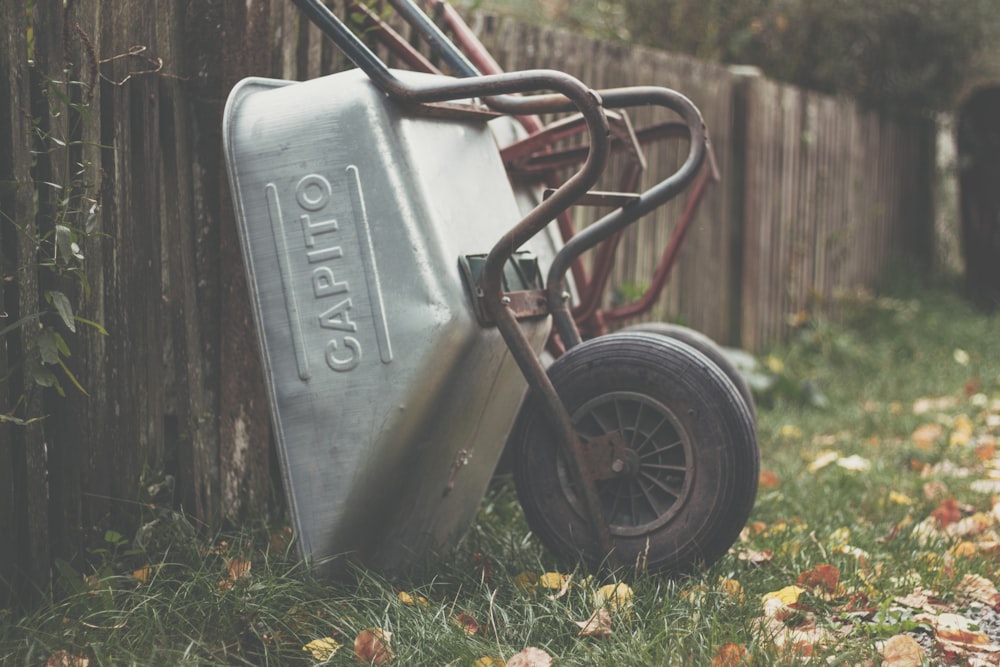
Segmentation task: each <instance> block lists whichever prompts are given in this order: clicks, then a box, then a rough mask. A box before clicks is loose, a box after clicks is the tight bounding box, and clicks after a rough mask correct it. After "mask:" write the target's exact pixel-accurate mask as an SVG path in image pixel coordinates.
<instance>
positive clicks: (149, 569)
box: [132, 565, 159, 584]
mask: <svg viewBox="0 0 1000 667" xmlns="http://www.w3.org/2000/svg"><path fill="white" fill-rule="evenodd" d="M158 569H159V568H154V567H153V566H152V565H143V566H142V567H140V568H139V569H138V570H135V571H134V572H133V573H132V578H133V579H135V580H136V581H138V582H140V583H143V584H145V583H146V582H148V581H149V580H150V579H152V578H153V574H155V573H156V570H158Z"/></svg>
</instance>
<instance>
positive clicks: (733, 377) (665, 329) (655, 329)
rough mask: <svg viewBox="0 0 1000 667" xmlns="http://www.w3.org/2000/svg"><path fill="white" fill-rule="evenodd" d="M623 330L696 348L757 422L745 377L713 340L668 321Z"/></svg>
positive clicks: (753, 402)
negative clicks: (712, 362)
mask: <svg viewBox="0 0 1000 667" xmlns="http://www.w3.org/2000/svg"><path fill="white" fill-rule="evenodd" d="M623 331H640V332H645V333H653V334H657V335H660V336H666V337H667V338H673V339H674V340H679V341H682V342H684V343H687V344H688V345H690V346H691V347H693V348H694V349H696V350H698V351H699V352H701V353H702V354H704V355H705V356H706V357H708V358H709V359H711V360H712V361H714V362H715V364H716V365H717V366H718V367H719V368H721V369H722V371H723V372H724V373H725V374H726V376H727V377H728V378H729V380H730V381H731V382H732V383H733V384H734V385H736V389H737V391H739V392H740V396H742V397H743V400H744V401H746V404H747V407H748V408H749V409H750V414H751V415H752V416H753V420H754V423H757V404H756V402H755V401H754V400H753V392H752V391H751V390H750V385H749V384H747V381H746V378H744V377H743V374H742V373H740V371H739V369H737V368H736V366H735V365H733V362H732V361H730V360H729V357H727V356H726V353H725V352H723V351H722V348H721V347H719V345H718V343H716V342H715V341H714V340H712V339H711V338H709V337H708V336H706V335H705V334H703V333H701V332H700V331H696V330H695V329H692V328H690V327H685V326H682V325H680V324H671V323H669V322H644V323H642V324H633V325H632V326H630V327H626V328H625V329H623Z"/></svg>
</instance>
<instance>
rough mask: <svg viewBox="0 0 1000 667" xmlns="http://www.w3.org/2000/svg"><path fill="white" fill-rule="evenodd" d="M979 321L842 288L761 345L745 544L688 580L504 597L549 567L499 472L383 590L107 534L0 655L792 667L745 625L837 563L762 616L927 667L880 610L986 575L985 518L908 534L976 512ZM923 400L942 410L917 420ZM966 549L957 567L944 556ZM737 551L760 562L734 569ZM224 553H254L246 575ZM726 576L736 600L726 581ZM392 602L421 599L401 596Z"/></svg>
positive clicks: (207, 550) (967, 603) (934, 652)
mask: <svg viewBox="0 0 1000 667" xmlns="http://www.w3.org/2000/svg"><path fill="white" fill-rule="evenodd" d="M998 325H1000V318H998V317H996V316H993V317H987V316H983V315H981V314H977V313H975V312H973V311H971V310H970V309H969V308H968V307H966V306H965V304H964V303H963V302H962V301H961V300H959V299H958V298H957V297H955V296H953V295H950V294H947V293H942V292H934V293H930V294H923V295H921V296H919V298H910V297H906V298H905V299H885V298H881V299H876V298H872V297H865V296H856V297H853V298H851V299H850V300H848V301H845V303H844V304H843V323H842V324H840V325H833V324H831V323H829V322H826V321H824V320H815V319H814V320H812V321H809V322H808V323H806V324H805V326H803V327H802V328H801V330H799V331H798V332H797V334H796V336H795V339H794V341H793V342H792V343H791V344H789V345H788V346H786V347H783V348H781V349H776V350H774V351H772V352H771V353H770V354H769V355H763V357H762V358H763V360H764V361H765V362H767V365H768V366H769V367H770V368H771V371H770V380H772V382H771V385H770V389H769V390H768V391H766V392H764V393H762V394H761V395H760V397H759V400H760V405H759V431H760V443H761V449H762V456H763V465H762V468H763V470H764V471H765V476H764V477H765V480H764V483H763V484H762V486H761V489H760V493H759V495H758V501H757V505H756V507H755V510H754V513H753V516H752V518H751V525H750V527H749V530H748V531H747V535H748V537H747V541H746V542H743V543H740V544H738V545H736V548H734V550H733V551H732V552H731V553H730V554H729V555H727V556H726V557H724V558H723V559H722V560H720V561H719V562H718V563H716V564H714V565H713V566H712V567H710V568H707V569H705V570H702V571H699V572H697V573H695V574H694V575H692V576H691V577H689V578H686V579H683V580H669V579H666V578H662V577H657V576H652V575H648V574H639V575H636V574H634V573H627V572H621V573H618V574H617V575H615V574H611V575H605V576H603V577H601V578H600V579H596V580H589V581H588V580H587V579H586V577H585V573H583V572H572V574H573V575H574V585H573V586H571V587H570V588H569V590H568V591H567V592H566V594H565V595H563V596H561V597H559V596H557V595H554V593H555V591H548V590H539V589H537V588H529V589H526V590H524V589H521V588H519V587H518V586H517V584H516V578H517V576H518V575H519V574H520V573H522V572H528V573H533V574H535V575H541V574H542V573H544V572H546V571H552V570H555V569H556V565H555V564H554V563H553V562H552V561H551V560H550V557H549V556H548V555H547V554H546V553H545V552H544V550H543V549H542V547H541V546H540V545H539V544H538V543H537V541H536V540H535V539H534V537H533V536H532V535H531V534H530V533H529V531H528V529H527V527H526V525H525V524H524V521H523V519H522V517H521V515H520V511H519V509H518V506H517V500H516V497H515V494H514V491H513V485H512V484H511V483H510V480H507V479H502V478H501V479H498V480H497V481H496V482H495V484H494V485H493V487H492V488H491V489H490V492H489V495H488V497H487V498H486V500H485V501H484V503H483V505H482V508H481V511H480V518H479V521H478V522H477V523H476V525H475V526H474V528H473V530H472V531H471V533H470V534H469V536H468V537H467V539H466V540H465V541H464V542H463V543H462V545H461V546H460V548H459V549H458V551H457V552H456V553H455V554H453V555H451V556H449V557H448V558H446V559H443V560H439V561H435V562H433V563H426V564H422V565H420V566H418V567H416V568H414V571H413V572H411V573H410V574H409V575H408V576H406V577H404V578H400V579H396V580H391V581H390V580H387V579H384V578H382V577H380V576H379V575H378V574H376V573H372V572H367V571H363V570H356V571H354V572H353V573H352V574H351V576H350V577H349V579H348V580H347V581H346V582H340V583H336V584H334V583H330V582H324V581H316V580H314V579H313V578H312V577H311V576H310V574H309V572H307V571H306V570H305V569H304V568H303V567H302V566H301V565H300V564H298V563H297V562H296V561H295V559H294V558H293V557H292V554H291V552H290V550H289V549H288V548H287V546H286V545H285V544H284V543H283V542H282V541H281V540H280V539H277V538H272V535H271V534H272V532H275V530H274V529H268V528H263V527H262V528H259V529H249V528H248V529H246V530H244V531H242V532H236V533H231V534H226V535H221V536H214V537H206V536H203V535H197V534H196V533H195V531H193V530H190V529H189V527H188V526H187V524H186V522H185V521H184V519H183V517H180V516H178V515H175V514H171V513H164V514H161V515H159V516H158V519H159V523H158V524H157V525H156V526H155V528H154V530H153V534H152V535H151V536H150V535H147V536H144V537H146V539H144V540H143V544H144V547H145V548H143V549H135V548H134V543H133V541H132V540H129V539H126V538H125V537H122V536H121V535H117V534H114V533H109V534H108V535H107V536H106V542H107V544H106V548H105V549H102V550H99V551H97V552H95V553H93V554H91V556H92V558H91V561H92V563H93V565H92V567H91V568H90V569H89V570H88V571H87V572H76V571H74V570H72V568H70V567H69V566H67V565H63V566H62V568H61V570H60V574H59V576H58V582H57V586H56V589H57V592H56V595H55V598H54V600H53V601H52V602H51V603H50V604H48V605H45V606H44V607H42V608H40V609H37V610H35V611H33V612H31V613H29V614H27V615H22V616H15V615H14V614H13V613H11V612H0V664H4V665H43V664H46V661H48V660H49V659H50V657H53V656H56V657H61V656H65V657H67V658H68V657H73V656H76V657H81V658H86V659H88V660H89V664H90V665H123V664H126V665H127V664H136V665H173V664H196V665H215V664H220V665H241V664H247V665H265V664H267V665H270V664H274V665H278V664H281V665H289V664H291V665H295V664H303V665H311V664H317V662H318V661H317V660H315V659H314V658H313V657H312V656H311V654H310V653H309V652H307V651H305V650H303V647H304V646H305V645H306V644H307V643H309V642H310V641H312V640H314V639H319V638H324V637H331V638H333V639H335V640H336V641H337V642H339V643H340V644H342V645H343V646H342V648H340V649H339V651H338V652H337V653H335V654H334V655H333V656H332V657H331V658H330V659H329V660H328V661H327V663H326V664H331V665H351V664H357V662H356V660H355V656H354V651H353V642H354V638H355V637H356V636H357V635H358V633H360V632H361V631H363V630H365V629H367V628H380V629H382V630H384V631H388V632H391V633H392V637H391V646H392V650H393V651H394V653H395V659H394V661H393V664H399V665H463V666H464V665H472V664H473V663H474V662H475V661H476V660H477V659H478V658H480V657H483V656H495V657H500V658H509V657H510V656H512V655H513V654H515V653H517V652H518V651H521V650H522V649H524V648H525V647H529V646H533V647H538V648H541V649H543V650H544V651H546V652H547V653H549V654H550V655H551V656H553V657H554V659H555V664H557V665H559V664H563V665H615V666H618V665H632V664H636V665H708V664H712V660H713V658H715V657H716V656H717V655H718V654H719V651H720V648H721V647H723V646H725V645H727V644H733V645H737V646H739V647H742V650H745V651H746V656H747V660H748V661H752V664H759V665H771V664H789V665H791V664H799V663H800V662H802V658H801V657H799V656H798V655H797V654H795V653H794V652H792V651H789V650H782V649H780V648H779V647H778V646H776V644H775V642H774V641H772V640H771V638H769V636H768V634H767V633H766V632H764V631H763V629H762V628H763V625H762V620H761V619H762V616H763V612H762V601H761V599H762V596H764V595H766V594H768V593H771V592H773V591H777V590H780V589H783V588H785V587H787V586H790V585H792V584H795V583H796V581H798V580H799V577H800V575H802V574H803V573H806V572H809V571H811V570H814V568H816V567H817V566H821V565H831V566H833V567H835V568H836V569H837V571H838V572H839V588H838V589H837V590H836V591H835V592H834V593H833V594H832V595H831V596H824V595H822V591H821V590H819V589H814V590H809V591H807V592H806V593H803V594H802V596H801V597H800V598H799V600H798V603H797V604H796V605H795V606H794V608H793V609H791V610H789V612H788V614H789V616H788V617H787V618H785V620H784V621H783V622H782V623H781V624H780V627H782V628H784V629H786V630H787V629H793V628H798V629H800V630H801V629H807V628H811V627H815V628H817V629H818V630H817V632H822V633H823V641H822V642H820V643H817V644H816V645H815V646H813V647H812V648H811V650H812V651H813V654H814V656H817V657H818V658H820V659H819V660H818V661H817V662H819V663H820V664H822V663H823V660H825V659H826V658H827V657H831V658H832V659H833V660H835V661H836V662H834V664H845V665H849V664H860V663H862V662H864V661H865V660H873V661H875V663H876V664H877V660H878V655H879V653H878V648H877V642H878V641H879V640H882V639H885V638H887V637H890V636H893V635H897V634H900V633H907V634H910V635H911V636H914V637H918V638H921V640H922V641H923V643H924V644H925V645H926V646H927V647H928V648H929V649H930V651H931V652H930V653H928V654H927V661H928V662H929V663H930V664H938V663H939V662H944V661H946V660H947V659H949V658H948V655H947V654H946V653H945V652H942V651H941V650H940V649H939V648H934V647H933V645H934V640H933V633H932V632H931V630H930V628H929V626H928V624H927V622H926V620H924V621H920V620H919V619H918V618H917V616H918V615H919V614H920V611H919V610H916V609H911V608H907V607H905V606H904V605H901V604H899V603H898V601H896V598H898V597H899V596H903V595H906V594H908V593H911V592H913V591H914V590H915V589H916V588H917V586H918V584H917V583H916V582H917V579H918V578H919V582H920V584H919V585H921V586H923V587H925V588H927V589H933V590H934V592H936V593H937V594H938V596H939V599H940V603H941V605H942V608H943V609H945V610H947V611H951V612H954V613H961V614H965V615H968V616H970V617H973V618H978V617H979V616H981V615H982V613H983V609H982V606H981V605H980V606H977V604H976V603H975V602H973V601H971V600H970V599H968V596H965V595H963V594H962V593H961V592H960V591H959V584H958V582H960V581H961V580H962V578H963V577H964V576H965V575H967V574H976V575H980V576H983V577H986V578H987V579H989V580H990V581H993V582H996V581H998V580H1000V576H998V571H997V562H998V561H997V556H996V552H995V551H991V550H990V549H989V546H988V545H984V544H982V543H984V542H988V541H989V540H990V539H991V537H990V533H989V532H988V531H990V530H992V531H996V530H998V529H997V528H995V527H993V526H992V525H988V526H984V530H983V531H980V532H976V533H973V534H970V535H967V536H965V537H954V538H940V537H932V538H931V539H930V540H929V541H928V540H923V541H922V540H921V539H919V538H918V537H917V536H916V535H914V532H913V528H914V526H916V525H918V524H920V523H921V522H923V521H924V520H925V519H927V518H928V517H931V516H932V513H933V512H935V510H937V509H938V508H940V507H941V506H942V503H943V502H944V501H945V500H946V499H949V498H952V499H954V500H955V501H957V503H958V507H959V508H960V509H961V511H962V514H963V516H968V515H971V514H973V513H974V512H981V513H983V517H985V519H984V520H988V521H992V520H993V519H990V517H991V516H992V515H991V514H989V513H990V510H991V509H992V496H991V494H990V493H983V492H982V491H977V490H976V489H977V486H976V484H975V482H977V481H981V480H983V479H985V478H986V477H987V476H988V475H989V473H990V470H991V467H990V466H991V462H987V461H986V460H987V459H990V457H989V456H987V454H989V453H990V452H989V447H988V445H989V443H990V442H992V441H995V440H1000V424H998V423H997V422H998V420H1000V407H997V406H996V405H994V404H993V402H995V401H1000V337H998V336H997V335H996V334H997V330H998ZM956 351H958V352H956ZM923 398H935V399H938V398H946V399H948V402H947V403H945V402H942V403H939V404H937V405H936V407H935V408H934V409H931V410H929V411H927V412H923V413H921V414H915V413H914V403H915V402H916V401H918V400H919V399H923ZM991 405H992V406H993V407H991ZM961 415H964V416H965V417H966V418H967V419H968V423H969V424H971V426H972V428H971V433H970V435H971V437H969V438H968V441H967V442H966V441H963V439H962V437H961V433H960V434H959V436H953V435H952V433H954V432H956V431H958V432H961V431H962V429H963V426H962V424H963V423H964V422H963V421H962V420H961V419H960V416H961ZM927 424H937V425H938V426H939V427H940V436H939V437H938V438H936V439H935V440H933V441H932V442H930V443H926V444H925V446H921V445H920V444H918V443H917V442H916V440H915V439H914V438H913V434H914V432H915V431H916V430H917V429H918V428H919V427H921V426H924V425H927ZM952 440H954V442H952ZM828 451H832V452H836V454H837V455H838V456H839V457H840V461H841V462H844V461H845V459H847V457H850V456H857V457H861V459H863V460H864V461H867V462H868V463H869V464H870V468H869V469H868V470H866V471H854V470H849V469H847V468H844V467H843V466H842V465H839V464H838V463H831V464H830V465H827V466H825V467H821V468H818V469H815V470H811V469H810V464H811V463H812V462H814V461H815V460H816V459H817V457H818V456H820V455H821V454H822V453H824V452H828ZM852 460H857V459H847V462H850V461H852ZM949 466H950V470H951V472H949ZM955 469H958V471H959V472H961V473H962V474H961V475H956V474H953V473H954V472H955ZM963 475H964V476H963ZM932 483H933V485H932V486H928V485H929V484H932ZM935 489H937V491H938V495H930V492H931V491H934V490H935ZM998 495H1000V493H998ZM150 518H151V519H152V518H153V517H152V516H151V517H150ZM932 521H933V519H932ZM150 537H152V538H155V539H150ZM963 540H964V541H965V542H966V543H967V544H968V546H966V547H964V548H965V550H966V551H969V550H971V552H970V553H972V556H971V557H969V556H963V555H962V553H963V552H962V550H961V549H960V550H959V551H958V552H957V553H949V550H951V551H952V552H954V549H953V547H954V546H955V545H956V544H958V543H959V542H962V541H963ZM845 545H846V547H845ZM750 551H753V552H757V553H764V552H770V554H771V558H770V560H768V561H767V562H763V563H760V564H752V563H750V562H748V561H746V560H743V559H741V558H740V557H739V553H740V552H744V553H749V552H750ZM861 552H864V554H863V556H862V555H860V554H861ZM234 559H240V560H239V561H237V560H234ZM238 562H249V563H251V565H252V567H251V569H250V570H249V572H248V573H246V575H245V576H238V575H239V574H240V568H239V567H238V566H237V565H235V563H238ZM146 565H148V566H149V569H148V570H145V572H146V573H148V574H149V575H150V576H148V578H146V579H145V581H140V578H137V577H136V576H135V571H136V570H139V569H140V568H143V567H144V566H146ZM484 565H485V571H484ZM563 571H564V572H566V570H565V569H564V570H563ZM567 573H569V572H567ZM140 574H141V572H140ZM85 575H87V576H86V577H85ZM619 578H620V579H622V580H625V581H627V582H628V583H629V585H630V586H631V588H632V590H633V591H634V600H633V608H632V609H631V611H630V613H628V614H621V613H614V614H612V627H611V631H612V636H611V637H609V638H603V639H602V638H595V637H580V636H578V634H577V633H578V629H579V628H578V626H577V625H575V624H574V623H573V621H582V620H584V619H586V618H588V616H590V614H591V613H592V612H593V611H594V608H595V603H594V592H595V590H596V588H597V587H598V586H599V585H600V584H604V583H607V582H609V581H613V580H615V579H619ZM727 579H728V580H735V581H738V582H739V586H740V589H741V591H736V592H735V593H734V592H733V590H732V589H731V588H727V586H733V584H731V583H730V584H727V585H724V584H723V583H722V582H723V581H724V580H727ZM804 588H809V587H808V586H804ZM400 591H405V592H406V593H409V594H410V595H412V596H414V597H417V596H419V597H422V598H425V599H426V601H427V604H426V606H424V605H422V604H405V603H404V602H402V601H401V600H400V598H399V595H398V594H399V592H400ZM827 598H829V599H827ZM459 614H467V615H468V618H471V619H474V620H475V623H476V624H477V625H478V631H477V632H476V633H475V634H469V633H468V632H466V630H465V629H463V627H461V626H460V624H458V623H456V621H455V619H456V617H457V616H458V615H459ZM993 639H994V640H996V639H997V638H996V637H993ZM59 651H65V652H66V653H65V654H61V653H59ZM55 664H73V663H72V662H65V663H55ZM78 664H82V663H78ZM733 664H735V663H733ZM747 664H749V662H748V663H747ZM958 664H963V663H962V659H959V662H958Z"/></svg>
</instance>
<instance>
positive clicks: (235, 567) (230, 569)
mask: <svg viewBox="0 0 1000 667" xmlns="http://www.w3.org/2000/svg"><path fill="white" fill-rule="evenodd" d="M252 567H253V563H252V562H251V561H250V560H248V559H246V558H232V559H230V560H229V562H228V563H226V572H227V573H228V574H229V578H230V579H232V580H234V581H235V580H237V579H246V578H248V577H249V576H250V569H251V568H252Z"/></svg>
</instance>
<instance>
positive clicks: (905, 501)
mask: <svg viewBox="0 0 1000 667" xmlns="http://www.w3.org/2000/svg"><path fill="white" fill-rule="evenodd" d="M889 502H890V503H893V504H895V505H912V504H913V498H910V497H909V496H908V495H906V494H905V493H900V492H899V491H890V492H889Z"/></svg>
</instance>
